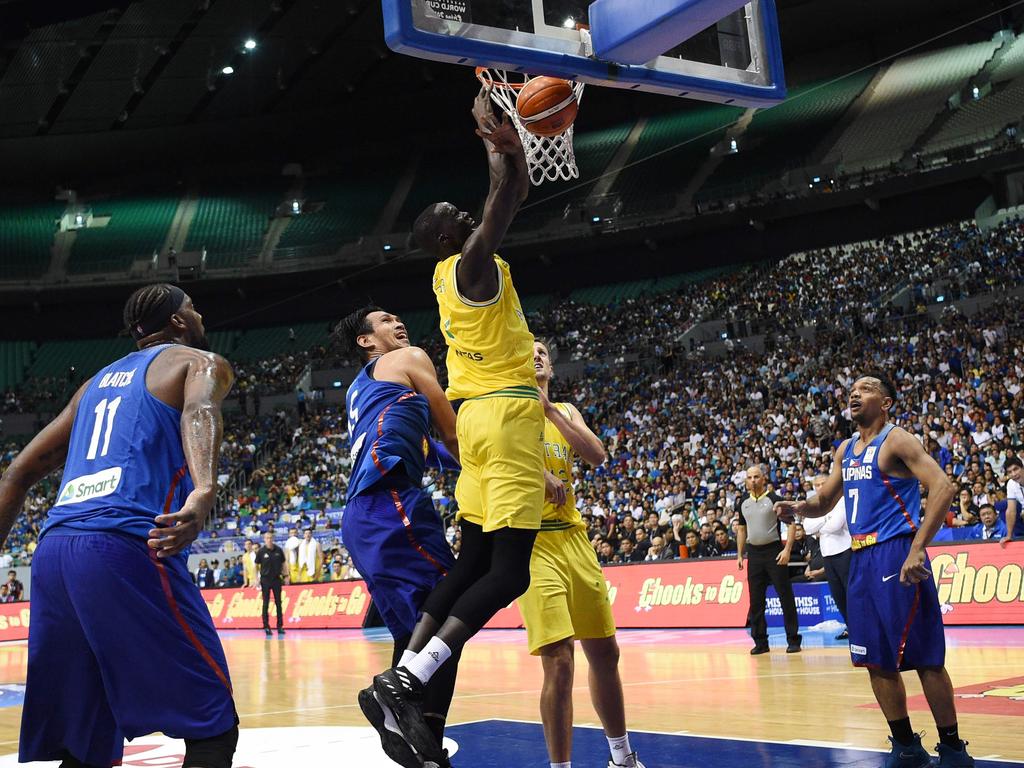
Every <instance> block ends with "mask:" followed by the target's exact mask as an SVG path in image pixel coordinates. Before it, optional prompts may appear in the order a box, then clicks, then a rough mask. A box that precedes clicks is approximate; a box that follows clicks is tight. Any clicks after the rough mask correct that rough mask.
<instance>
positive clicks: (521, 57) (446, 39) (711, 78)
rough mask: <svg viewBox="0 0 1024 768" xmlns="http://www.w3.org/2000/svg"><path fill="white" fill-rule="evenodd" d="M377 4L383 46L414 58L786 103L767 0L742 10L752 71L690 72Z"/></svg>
mask: <svg viewBox="0 0 1024 768" xmlns="http://www.w3.org/2000/svg"><path fill="white" fill-rule="evenodd" d="M382 7H383V11H384V39H385V41H386V42H387V45H388V47H389V48H391V50H393V51H395V52H397V53H403V54H408V55H411V56H416V57H419V58H425V59H431V60H434V61H443V62H448V63H452V64H461V65H464V66H486V67H498V68H501V69H506V70H509V71H515V72H526V73H529V74H538V75H540V74H542V75H552V76H557V77H564V78H566V79H572V80H580V81H583V82H586V83H590V84H595V85H601V86H608V87H614V88H624V89H628V90H639V91H647V92H652V93H662V94H667V95H670V96H677V97H684V98H689V99H700V100H703V101H713V102H718V103H722V104H732V105H736V106H744V107H766V106H772V105H774V104H777V103H779V102H780V101H782V100H784V99H785V98H786V85H785V76H784V73H783V65H782V44H781V40H780V36H779V24H778V14H777V11H776V8H775V2H774V0H753V1H752V2H751V3H749V4H748V5H747V6H746V8H747V11H748V12H749V13H751V14H753V18H754V20H755V23H754V25H753V26H754V30H755V32H756V33H757V34H758V35H759V40H758V47H757V49H758V61H757V64H758V69H757V71H755V72H749V71H741V70H726V69H725V68H721V67H712V66H706V67H702V66H697V67H695V68H696V69H703V70H704V71H702V72H699V73H697V74H684V73H681V72H672V71H667V70H665V69H655V68H652V67H651V66H647V65H639V66H638V65H626V64H617V63H615V62H607V61H601V60H598V59H596V58H593V57H589V56H587V55H585V53H584V46H582V45H581V44H580V43H579V41H578V40H576V41H573V40H571V39H569V38H568V36H566V38H565V39H564V42H559V41H555V43H556V47H557V48H558V50H539V49H537V48H536V47H531V44H530V43H531V39H532V38H533V36H532V35H527V34H524V33H518V32H508V31H504V30H503V31H500V35H495V38H496V39H480V38H477V37H467V36H462V35H458V34H444V33H439V32H432V31H429V30H424V29H420V28H418V27H417V26H416V24H415V23H414V19H413V0H382ZM496 32H497V30H496ZM499 37H500V39H497V38H499ZM546 39H547V38H546ZM680 42H682V41H680ZM726 78H728V79H726Z"/></svg>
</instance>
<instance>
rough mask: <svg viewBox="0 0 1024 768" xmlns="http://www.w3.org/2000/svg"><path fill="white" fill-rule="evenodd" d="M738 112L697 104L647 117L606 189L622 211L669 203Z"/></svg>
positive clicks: (637, 211) (658, 207) (628, 212)
mask: <svg viewBox="0 0 1024 768" xmlns="http://www.w3.org/2000/svg"><path fill="white" fill-rule="evenodd" d="M742 114H743V110H742V109H739V108H737V107H719V106H710V107H709V106H705V105H701V106H698V107H694V108H691V109H688V110H686V111H682V112H674V113H672V114H668V115H661V116H659V117H653V118H651V119H650V120H649V121H648V123H647V125H646V126H645V127H644V130H643V133H641V134H640V139H639V141H638V142H637V145H636V147H635V148H634V150H633V153H632V154H631V155H630V157H629V163H628V164H627V166H626V167H625V168H623V170H622V173H620V174H619V177H618V178H617V179H616V180H615V185H614V187H613V188H612V192H614V193H617V194H619V195H620V196H621V198H622V201H623V203H624V205H623V210H622V215H624V216H625V215H631V214H641V213H644V212H646V211H651V210H664V209H668V208H671V207H673V206H674V205H675V202H676V196H677V195H678V194H679V193H681V192H682V191H683V189H684V188H685V186H686V184H687V182H688V181H689V179H690V176H692V175H693V173H694V172H695V171H696V170H697V169H698V168H699V167H700V166H701V164H702V163H703V162H704V161H705V160H707V159H708V154H709V152H710V151H711V148H712V147H713V146H714V145H715V144H717V143H718V142H719V141H721V140H722V138H723V137H724V136H725V131H726V129H727V128H728V127H729V126H730V125H732V123H734V122H735V121H736V120H737V119H738V118H739V117H740V116H741V115H742ZM658 153H664V154H660V155H659V154H658ZM654 155H658V157H657V158H655V159H652V160H651V161H650V162H643V161H644V160H646V159H647V158H651V157H652V156H654Z"/></svg>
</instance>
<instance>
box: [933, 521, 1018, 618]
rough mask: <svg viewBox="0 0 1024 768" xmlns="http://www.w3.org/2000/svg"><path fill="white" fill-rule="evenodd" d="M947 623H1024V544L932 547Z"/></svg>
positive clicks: (943, 615)
mask: <svg viewBox="0 0 1024 768" xmlns="http://www.w3.org/2000/svg"><path fill="white" fill-rule="evenodd" d="M928 554H929V555H930V556H931V559H932V575H933V576H934V577H935V586H936V587H937V588H938V591H939V605H941V606H942V620H943V623H945V624H950V625H952V624H1024V541H1013V542H1010V543H1009V544H1007V545H1006V546H1005V547H1001V546H999V545H998V544H996V543H991V542H985V543H973V544H968V543H954V544H947V545H943V546H941V547H929V548H928Z"/></svg>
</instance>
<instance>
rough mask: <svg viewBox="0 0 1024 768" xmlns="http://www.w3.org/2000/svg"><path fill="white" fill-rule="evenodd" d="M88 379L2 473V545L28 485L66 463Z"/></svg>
mask: <svg viewBox="0 0 1024 768" xmlns="http://www.w3.org/2000/svg"><path fill="white" fill-rule="evenodd" d="M89 381H92V380H91V379H90V380H89ZM89 381H87V382H85V384H83V385H82V386H81V387H80V388H79V390H78V391H77V392H76V393H75V395H74V397H72V398H71V401H70V402H69V403H68V404H67V405H66V406H64V410H63V411H61V412H60V414H59V415H58V416H57V418H55V419H54V420H53V421H51V422H50V423H49V424H47V425H46V426H45V427H44V428H43V431H42V432H40V433H39V434H38V435H36V436H35V437H34V438H33V439H32V441H31V442H30V443H29V444H28V445H26V446H25V448H24V449H23V450H22V451H21V452H20V453H18V455H17V456H15V457H14V461H12V462H11V465H10V466H9V467H8V468H7V471H6V472H4V474H3V477H0V547H3V545H4V543H5V542H6V541H7V535H8V534H9V533H10V532H11V526H13V525H14V521H15V520H16V519H17V518H18V513H19V512H21V507H22V505H23V504H24V503H25V497H26V496H27V495H28V491H29V489H30V488H31V487H32V486H33V485H35V484H36V483H38V482H39V481H40V480H42V479H43V478H44V477H46V476H47V475H48V474H49V473H50V472H52V471H53V470H55V469H58V468H60V467H61V466H63V465H64V461H65V459H67V456H68V443H69V442H70V440H71V427H72V426H73V425H74V423H75V412H76V411H77V410H78V401H79V400H80V399H81V397H82V392H84V391H85V388H86V387H88V386H89Z"/></svg>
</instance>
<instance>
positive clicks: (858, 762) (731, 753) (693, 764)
mask: <svg viewBox="0 0 1024 768" xmlns="http://www.w3.org/2000/svg"><path fill="white" fill-rule="evenodd" d="M445 733H446V735H447V736H450V737H451V738H452V739H454V740H455V741H456V742H457V743H458V745H459V751H458V753H457V754H456V755H455V757H454V758H453V764H454V765H457V766H462V765H465V763H464V758H463V756H464V755H472V756H473V762H472V765H473V768H492V767H493V768H507V766H509V765H512V764H514V765H521V766H546V765H548V757H547V751H546V750H545V748H544V731H543V729H542V728H541V726H540V724H539V723H521V722H512V721H508V720H483V721H480V722H477V723H467V724H465V725H454V726H450V727H449V728H448V729H447V730H446V732H445ZM630 740H631V744H632V746H633V748H634V749H636V750H637V752H638V754H639V756H640V759H641V760H643V762H644V763H645V764H646V765H647V766H649V767H650V768H703V767H704V766H707V765H708V764H709V763H711V762H713V763H714V766H715V768H752V767H763V768H819V767H820V768H833V766H834V767H836V768H838V767H839V766H841V767H842V768H879V766H881V765H882V753H881V752H871V751H869V750H863V749H842V748H835V747H827V746H809V745H804V744H782V743H777V742H763V741H744V740H739V739H726V738H712V737H706V736H693V735H690V734H682V733H680V734H670V733H646V732H632V733H631V734H630ZM510 755H515V760H514V763H513V762H512V761H510V759H509V756H510ZM460 758H463V760H460ZM607 759H608V743H607V742H606V741H605V738H604V734H603V733H602V732H601V730H600V729H599V728H574V729H573V764H574V765H580V766H597V765H601V766H603V765H606V761H607ZM1010 766H1024V763H1012V762H1002V761H989V760H979V761H978V762H977V768H1010Z"/></svg>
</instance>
